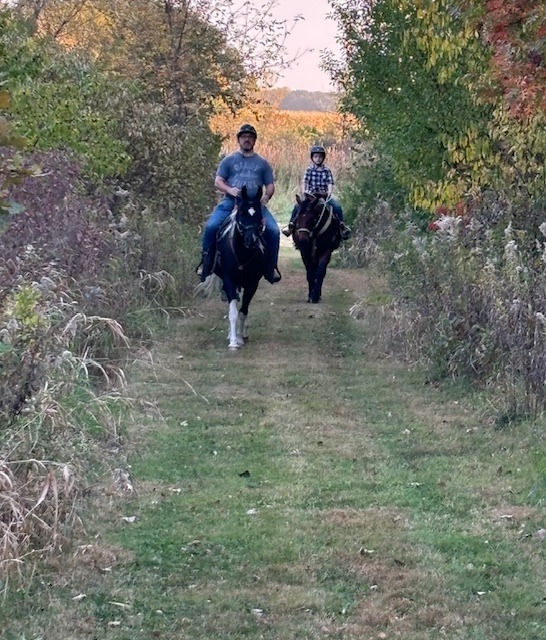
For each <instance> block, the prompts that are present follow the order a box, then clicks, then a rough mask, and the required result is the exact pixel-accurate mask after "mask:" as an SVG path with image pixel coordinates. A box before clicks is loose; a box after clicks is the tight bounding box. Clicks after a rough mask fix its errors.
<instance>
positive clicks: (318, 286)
mask: <svg viewBox="0 0 546 640" xmlns="http://www.w3.org/2000/svg"><path fill="white" fill-rule="evenodd" d="M331 257H332V252H331V251H327V252H326V253H325V254H324V255H322V256H321V257H320V260H319V261H318V264H317V267H316V270H315V282H314V287H313V294H312V296H311V298H312V299H311V302H320V299H321V297H322V284H323V282H324V278H325V277H326V269H327V268H328V264H329V263H330V258H331Z"/></svg>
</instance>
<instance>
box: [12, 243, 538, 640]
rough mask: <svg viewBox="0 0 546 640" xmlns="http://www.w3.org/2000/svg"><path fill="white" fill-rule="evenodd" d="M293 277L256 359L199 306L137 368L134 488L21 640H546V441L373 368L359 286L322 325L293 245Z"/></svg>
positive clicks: (328, 303)
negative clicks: (539, 460)
mask: <svg viewBox="0 0 546 640" xmlns="http://www.w3.org/2000/svg"><path fill="white" fill-rule="evenodd" d="M281 270H282V272H283V281H282V282H281V283H280V284H278V285H274V286H271V285H269V284H267V283H265V282H264V283H262V284H261V285H260V288H259V290H258V293H257V295H256V297H255V299H254V301H253V303H252V306H251V312H252V318H253V321H252V326H251V334H250V341H249V343H248V344H246V345H245V346H244V348H242V349H240V350H239V351H236V352H231V351H229V350H228V348H227V318H226V317H225V315H226V312H227V305H226V304H225V303H222V302H221V301H220V300H219V298H215V299H210V300H202V299H198V300H196V301H195V306H194V308H192V309H191V310H190V311H189V312H188V314H187V316H186V317H185V318H178V319H174V318H173V319H172V321H171V322H170V324H169V326H168V328H167V329H166V331H165V334H164V336H163V338H162V339H160V340H159V341H158V342H157V343H156V344H155V346H154V348H153V349H152V351H151V352H150V353H143V354H142V357H140V358H139V359H137V360H136V361H135V363H134V364H133V366H132V367H131V368H130V370H129V371H128V375H129V380H130V388H129V395H131V396H132V397H134V398H137V399H138V400H139V401H140V407H141V410H140V411H139V412H137V414H136V420H135V419H134V418H131V419H130V420H129V419H128V420H127V422H126V423H125V428H126V431H127V441H128V443H129V446H128V462H129V463H130V471H131V474H132V478H133V481H134V483H135V486H136V489H137V490H136V492H133V493H127V494H120V493H117V492H116V491H115V490H114V489H113V487H111V488H110V489H109V490H108V491H107V492H106V494H105V495H104V496H103V497H102V498H101V499H100V511H99V512H98V513H97V514H96V516H95V518H94V519H91V517H90V514H87V516H88V517H87V520H86V525H87V526H88V527H89V532H90V534H91V544H87V545H84V547H82V548H81V549H79V550H78V551H77V553H76V554H75V555H74V559H73V562H71V563H70V564H69V565H68V566H67V567H65V568H64V571H61V572H60V574H59V576H57V577H56V578H55V579H54V580H52V581H51V582H50V583H49V584H50V585H51V586H50V587H47V588H46V587H44V588H43V589H40V588H38V589H37V590H36V593H30V594H29V595H28V598H27V600H26V601H25V602H24V604H25V607H26V608H25V609H24V611H25V616H24V618H23V617H22V618H21V620H23V622H21V624H19V625H17V626H15V627H13V628H12V627H10V630H11V631H12V635H11V636H9V637H14V638H15V637H16V638H20V637H23V635H21V633H22V631H23V630H24V633H25V634H26V635H25V636H24V637H33V638H34V637H36V638H38V637H44V638H49V637H55V638H57V639H58V640H64V639H66V640H91V639H93V640H102V639H103V638H105V639H110V638H115V639H116V640H134V639H135V638H143V639H145V640H150V639H155V638H159V639H161V640H182V639H183V640H226V639H229V638H241V639H243V638H245V639H248V638H250V639H252V640H261V639H266V640H267V639H274V640H296V639H298V640H299V639H307V640H315V639H317V640H318V639H323V638H342V639H343V640H376V639H378V640H384V639H386V638H389V639H391V638H392V639H402V638H403V639H404V640H435V639H438V638H449V639H456V638H460V639H464V640H468V639H470V638H472V639H474V640H486V639H487V640H493V639H494V640H513V639H514V638H525V640H539V639H541V638H543V637H544V632H545V630H546V626H545V625H546V622H545V621H544V619H543V618H541V617H540V615H541V610H540V608H539V607H538V605H539V604H540V603H541V602H543V600H542V598H543V587H544V581H545V576H546V571H545V563H544V557H543V547H541V546H537V544H536V543H535V536H534V535H529V536H522V532H523V531H527V532H534V531H537V530H540V528H541V527H544V526H545V525H546V523H543V511H542V509H541V508H540V506H539V505H538V506H532V505H531V504H530V503H529V500H528V496H529V485H530V482H532V480H530V478H531V465H530V462H529V461H530V456H529V455H526V453H525V452H526V451H527V452H532V450H533V447H537V446H538V441H540V435H539V434H537V432H536V429H534V427H532V426H531V427H530V428H529V429H527V430H525V429H523V428H521V427H520V428H519V431H518V432H517V433H510V432H508V431H507V432H503V433H498V432H497V433H492V430H491V425H490V424H489V423H487V421H486V420H485V419H484V414H483V412H482V411H481V408H480V407H477V406H473V405H472V399H471V398H470V397H468V398H466V399H465V401H464V402H463V401H461V398H460V397H456V396H453V397H451V396H450V394H449V390H444V391H442V390H440V389H436V388H434V387H433V386H432V385H428V386H425V385H423V383H422V382H423V381H422V379H421V378H420V377H419V376H418V375H417V374H414V373H412V372H411V371H409V370H408V369H407V367H405V366H404V365H403V364H402V363H399V362H396V361H394V360H392V359H388V358H385V357H380V354H378V353H377V350H376V349H375V347H374V340H375V338H376V335H377V334H376V327H375V326H374V325H373V323H372V322H371V321H357V320H355V319H354V318H353V317H351V315H350V313H349V309H350V308H351V306H352V305H353V304H354V303H355V302H357V301H359V300H361V299H362V297H364V296H365V295H366V294H369V293H370V292H371V291H372V289H373V288H374V286H375V283H374V282H373V281H371V280H370V279H369V276H367V275H366V273H365V272H362V271H355V270H341V269H331V270H330V271H329V273H328V275H327V280H326V284H325V287H324V291H323V302H322V303H320V304H318V305H310V304H307V303H306V302H305V300H306V283H305V275H304V270H303V266H302V265H301V262H300V259H299V255H298V254H297V253H296V252H295V251H294V250H293V249H292V248H291V246H290V243H289V242H288V241H284V243H283V248H282V260H281ZM370 318H373V316H370ZM128 418H129V417H128ZM516 470H517V471H516ZM45 594H47V599H48V603H47V614H44V613H43V612H44V611H46V607H44V604H43V603H44V595H45ZM515 594H517V596H516V595H515ZM537 603H538V604H537ZM29 609H32V611H33V614H32V615H31V616H29V617H27V615H26V611H28V610H29ZM21 611H23V609H21ZM542 614H543V611H542ZM27 618H28V619H30V620H32V624H31V626H30V627H29V626H28V625H29V624H30V623H29V622H28V619H27ZM25 625H26V626H25ZM17 634H19V635H17Z"/></svg>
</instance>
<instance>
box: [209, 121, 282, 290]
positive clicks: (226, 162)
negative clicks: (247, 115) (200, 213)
mask: <svg viewBox="0 0 546 640" xmlns="http://www.w3.org/2000/svg"><path fill="white" fill-rule="evenodd" d="M257 137H258V134H257V133H256V129H255V128H254V127H253V126H252V125H250V124H244V125H242V126H241V128H240V129H239V131H238V132H237V142H238V144H239V150H238V151H235V152H234V153H231V154H230V155H228V156H226V157H225V158H224V159H223V160H222V161H221V162H220V164H219V165H218V169H217V171H216V178H215V180H214V186H215V187H216V188H217V189H218V190H219V191H220V192H221V193H223V194H224V197H223V198H222V200H221V201H220V203H219V204H218V205H217V206H216V208H215V209H214V211H213V212H212V214H211V216H210V218H209V220H208V222H207V224H206V226H205V230H204V232H203V257H202V262H201V267H200V275H201V282H204V281H205V279H206V278H207V276H209V275H210V274H211V273H212V270H213V268H214V257H215V252H216V235H217V233H218V229H219V228H220V225H221V224H222V222H223V221H224V220H225V219H226V218H227V216H229V214H230V213H231V212H232V211H233V209H234V206H235V199H236V198H237V196H239V195H240V193H241V189H242V188H243V187H244V186H246V191H247V193H248V195H249V196H250V197H253V196H254V195H255V194H256V193H257V192H258V189H259V188H260V187H264V191H263V195H262V198H261V204H262V207H261V209H262V215H263V218H264V222H265V230H264V234H263V235H264V240H265V244H266V249H267V264H266V272H265V278H266V280H268V281H269V282H271V284H275V283H276V282H279V280H280V279H281V274H280V273H279V270H278V268H277V260H278V256H279V240H280V232H279V227H278V225H277V223H276V221H275V218H274V217H273V216H272V214H271V212H270V211H269V209H268V208H267V206H266V205H267V203H268V202H269V200H270V199H271V198H272V196H273V194H274V193H275V179H274V176H273V169H272V168H271V165H270V164H269V162H268V161H267V160H266V159H265V158H263V157H262V156H260V155H258V154H257V153H256V152H255V151H254V145H255V143H256V139H257Z"/></svg>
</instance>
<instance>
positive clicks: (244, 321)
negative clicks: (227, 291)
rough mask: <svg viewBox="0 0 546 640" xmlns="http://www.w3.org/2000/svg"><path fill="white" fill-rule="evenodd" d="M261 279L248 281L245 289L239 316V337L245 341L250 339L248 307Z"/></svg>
mask: <svg viewBox="0 0 546 640" xmlns="http://www.w3.org/2000/svg"><path fill="white" fill-rule="evenodd" d="M259 282H260V279H259V278H258V280H256V281H255V282H252V283H247V286H246V287H245V288H244V290H243V301H242V303H241V309H240V310H239V318H238V334H237V335H238V337H239V338H240V339H241V340H242V341H243V342H245V341H246V340H248V328H249V321H248V307H249V306H250V301H251V300H252V298H253V297H254V294H255V293H256V290H257V289H258V283H259Z"/></svg>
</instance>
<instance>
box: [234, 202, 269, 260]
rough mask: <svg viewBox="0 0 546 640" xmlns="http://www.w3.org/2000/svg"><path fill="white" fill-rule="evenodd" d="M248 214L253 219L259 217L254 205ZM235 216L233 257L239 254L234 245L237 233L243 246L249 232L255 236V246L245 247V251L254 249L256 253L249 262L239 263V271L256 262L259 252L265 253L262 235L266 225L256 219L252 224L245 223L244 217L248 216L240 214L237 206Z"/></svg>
mask: <svg viewBox="0 0 546 640" xmlns="http://www.w3.org/2000/svg"><path fill="white" fill-rule="evenodd" d="M246 213H248V214H249V215H250V216H251V217H253V216H255V215H257V211H256V208H255V207H253V206H252V205H251V206H249V207H248V209H247V211H246ZM233 215H234V219H235V224H234V226H233V233H232V234H230V244H231V247H232V252H233V255H235V256H236V255H237V252H236V251H235V245H234V240H235V233H237V234H238V235H239V236H240V237H241V239H242V240H243V244H244V239H245V235H246V234H247V233H248V232H252V234H253V236H255V243H254V246H245V249H247V250H252V249H254V251H253V253H252V255H251V256H250V258H249V259H248V260H246V261H245V262H242V263H239V267H238V268H239V270H243V269H244V268H245V267H247V266H248V265H249V264H250V263H251V262H252V261H253V260H254V258H255V257H256V254H257V252H258V251H263V241H262V233H263V229H264V223H263V220H260V222H259V223H258V221H257V220H256V219H253V220H252V222H250V223H245V222H244V221H243V220H242V216H243V215H246V214H240V211H239V210H238V209H237V205H236V207H235V209H234V212H233Z"/></svg>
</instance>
